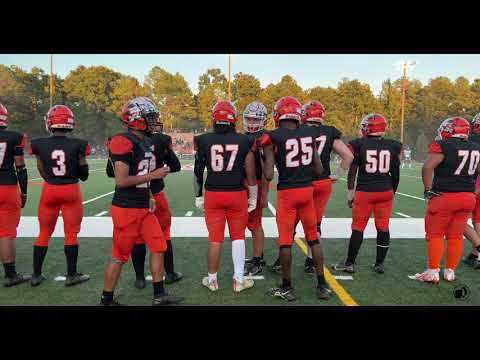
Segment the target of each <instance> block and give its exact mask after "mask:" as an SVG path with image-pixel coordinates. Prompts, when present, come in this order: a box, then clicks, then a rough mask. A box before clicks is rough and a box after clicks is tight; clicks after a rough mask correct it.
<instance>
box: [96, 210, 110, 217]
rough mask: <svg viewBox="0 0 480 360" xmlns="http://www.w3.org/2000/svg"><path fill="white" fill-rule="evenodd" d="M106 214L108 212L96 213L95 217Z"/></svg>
mask: <svg viewBox="0 0 480 360" xmlns="http://www.w3.org/2000/svg"><path fill="white" fill-rule="evenodd" d="M107 213H108V211H102V212H99V213H98V214H97V215H95V216H103V215H105V214H107Z"/></svg>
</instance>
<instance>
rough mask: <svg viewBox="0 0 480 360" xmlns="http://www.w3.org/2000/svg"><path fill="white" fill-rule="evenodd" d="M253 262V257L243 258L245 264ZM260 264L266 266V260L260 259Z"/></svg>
mask: <svg viewBox="0 0 480 360" xmlns="http://www.w3.org/2000/svg"><path fill="white" fill-rule="evenodd" d="M252 263H253V258H250V259H245V266H246V265H247V264H252ZM260 265H262V267H265V266H267V262H266V261H265V260H263V258H262V259H261V260H260Z"/></svg>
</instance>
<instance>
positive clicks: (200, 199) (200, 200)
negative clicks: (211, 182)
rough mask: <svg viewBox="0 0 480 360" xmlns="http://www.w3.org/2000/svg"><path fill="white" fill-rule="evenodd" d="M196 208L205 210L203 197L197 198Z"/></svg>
mask: <svg viewBox="0 0 480 360" xmlns="http://www.w3.org/2000/svg"><path fill="white" fill-rule="evenodd" d="M195 206H196V207H197V208H199V209H200V210H203V196H199V197H196V198H195Z"/></svg>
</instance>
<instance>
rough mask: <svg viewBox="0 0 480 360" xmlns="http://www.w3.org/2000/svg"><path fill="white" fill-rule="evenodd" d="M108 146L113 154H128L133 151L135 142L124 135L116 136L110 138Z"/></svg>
mask: <svg viewBox="0 0 480 360" xmlns="http://www.w3.org/2000/svg"><path fill="white" fill-rule="evenodd" d="M108 148H109V150H110V152H111V153H112V154H113V155H126V154H128V153H130V152H132V151H133V144H132V142H131V141H130V140H128V139H127V138H125V137H123V136H114V137H113V138H112V139H111V140H110V143H109V144H108Z"/></svg>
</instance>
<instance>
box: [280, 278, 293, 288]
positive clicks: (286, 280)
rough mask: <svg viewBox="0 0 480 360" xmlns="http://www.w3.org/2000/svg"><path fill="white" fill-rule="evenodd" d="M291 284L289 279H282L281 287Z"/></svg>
mask: <svg viewBox="0 0 480 360" xmlns="http://www.w3.org/2000/svg"><path fill="white" fill-rule="evenodd" d="M290 286H292V282H291V281H290V279H282V288H286V287H290Z"/></svg>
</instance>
